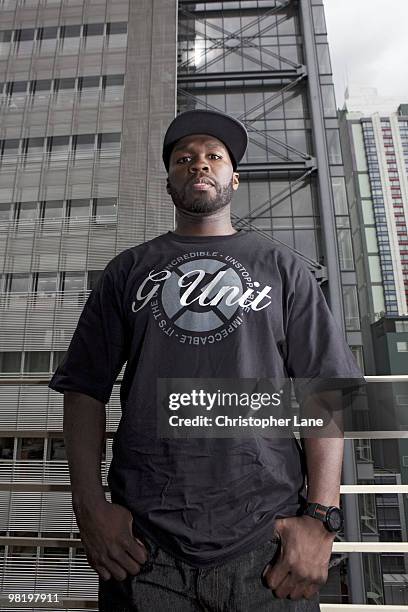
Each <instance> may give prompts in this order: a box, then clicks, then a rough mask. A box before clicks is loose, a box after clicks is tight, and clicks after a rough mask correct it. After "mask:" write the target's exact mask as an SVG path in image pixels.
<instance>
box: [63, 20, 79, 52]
mask: <svg viewBox="0 0 408 612" xmlns="http://www.w3.org/2000/svg"><path fill="white" fill-rule="evenodd" d="M80 36H81V26H80V25H66V26H62V27H61V33H60V39H61V51H62V53H78V52H79V40H80Z"/></svg>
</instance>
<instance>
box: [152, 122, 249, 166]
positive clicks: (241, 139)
mask: <svg viewBox="0 0 408 612" xmlns="http://www.w3.org/2000/svg"><path fill="white" fill-rule="evenodd" d="M192 134H208V135H209V136H214V137H215V138H218V140H221V142H222V143H224V145H225V146H226V147H227V149H228V153H229V155H230V157H231V162H232V165H233V167H234V171H235V170H236V169H237V166H238V164H239V162H240V161H241V159H242V158H243V156H244V153H245V151H246V148H247V145H248V133H247V131H246V128H245V126H244V125H243V124H242V123H241V122H240V121H238V119H234V118H233V117H230V116H229V115H226V114H225V113H221V112H219V111H212V110H190V111H186V112H185V113H180V114H179V115H177V117H176V118H175V119H173V121H172V122H171V123H170V125H169V127H168V128H167V132H166V134H165V136H164V142H163V161H164V165H165V166H166V170H167V171H168V170H169V163H170V155H171V152H172V150H173V148H174V145H175V144H176V142H177V141H178V140H180V139H181V138H184V137H185V136H191V135H192Z"/></svg>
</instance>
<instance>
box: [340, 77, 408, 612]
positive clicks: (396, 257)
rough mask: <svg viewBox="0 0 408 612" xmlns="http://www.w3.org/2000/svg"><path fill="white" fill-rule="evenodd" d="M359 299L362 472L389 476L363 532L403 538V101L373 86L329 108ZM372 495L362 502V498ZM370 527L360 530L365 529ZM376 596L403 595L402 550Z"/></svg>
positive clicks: (386, 560) (406, 271)
mask: <svg viewBox="0 0 408 612" xmlns="http://www.w3.org/2000/svg"><path fill="white" fill-rule="evenodd" d="M339 118H340V134H341V142H342V148H343V155H344V167H345V173H346V184H347V189H348V199H349V203H350V218H351V230H352V237H353V245H354V252H355V254H356V257H355V262H356V271H357V285H358V295H359V303H360V307H361V329H362V336H363V354H364V364H365V372H366V373H367V374H371V375H377V376H379V377H383V378H384V380H383V382H382V383H378V382H376V383H375V384H373V385H372V388H371V393H370V392H369V394H368V395H369V402H368V404H369V406H370V410H369V411H367V425H366V429H367V430H372V431H375V432H376V434H375V435H376V439H373V440H371V441H370V440H367V444H366V449H365V462H364V464H362V465H363V467H362V475H364V478H365V482H367V483H371V484H372V485H376V484H377V483H384V484H385V483H386V482H388V483H393V484H394V486H395V491H394V492H392V493H391V492H390V493H387V494H385V495H379V494H377V495H376V496H375V509H374V508H373V509H372V511H371V512H365V515H366V516H370V517H371V518H370V521H369V522H367V529H366V536H367V537H371V538H375V539H377V540H378V541H385V540H392V541H401V542H403V541H405V540H406V537H407V536H406V528H407V519H408V506H407V496H406V495H398V493H397V490H398V489H399V490H400V491H403V490H405V489H404V486H405V485H406V484H407V483H408V480H407V468H406V465H407V452H408V447H407V443H406V440H405V439H404V434H403V433H401V432H403V431H405V430H406V428H407V426H408V421H407V417H406V406H407V405H408V377H407V376H406V373H407V372H408V343H407V338H408V333H407V332H408V317H407V296H408V293H407V287H408V285H407V279H408V265H407V264H408V251H407V248H408V237H407V221H408V215H407V212H408V192H407V176H408V173H407V171H408V163H407V162H408V157H407V154H408V147H407V140H406V132H407V127H408V124H407V119H408V117H407V108H406V105H405V106H404V105H401V104H399V103H397V102H395V101H393V100H392V99H390V98H383V97H381V96H379V95H378V93H377V91H376V90H375V89H368V90H367V89H363V90H361V89H360V88H356V87H354V88H351V89H350V90H349V91H348V92H347V93H346V103H345V108H344V109H343V111H341V112H340V114H339ZM370 503H372V502H370ZM369 533H370V534H371V535H370V536H368V534H369ZM377 573H379V574H381V575H382V581H383V586H384V598H385V601H386V603H399V604H404V603H406V601H407V599H406V588H407V587H406V585H407V584H408V559H407V555H406V554H405V555H404V554H403V553H401V552H395V553H390V552H386V553H382V554H381V555H380V558H379V565H378V569H377Z"/></svg>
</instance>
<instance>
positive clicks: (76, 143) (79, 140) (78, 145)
mask: <svg viewBox="0 0 408 612" xmlns="http://www.w3.org/2000/svg"><path fill="white" fill-rule="evenodd" d="M73 149H74V152H75V155H76V156H77V157H84V156H86V157H87V156H89V155H90V154H92V153H93V151H94V149H95V135H94V134H77V135H76V136H73Z"/></svg>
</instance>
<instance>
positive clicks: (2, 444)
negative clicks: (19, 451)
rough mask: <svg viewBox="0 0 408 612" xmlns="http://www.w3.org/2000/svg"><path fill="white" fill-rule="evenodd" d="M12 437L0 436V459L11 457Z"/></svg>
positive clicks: (12, 448)
mask: <svg viewBox="0 0 408 612" xmlns="http://www.w3.org/2000/svg"><path fill="white" fill-rule="evenodd" d="M13 453H14V438H0V459H12V458H13Z"/></svg>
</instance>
